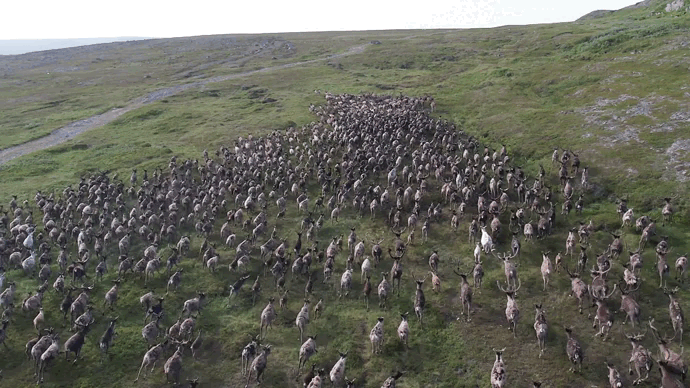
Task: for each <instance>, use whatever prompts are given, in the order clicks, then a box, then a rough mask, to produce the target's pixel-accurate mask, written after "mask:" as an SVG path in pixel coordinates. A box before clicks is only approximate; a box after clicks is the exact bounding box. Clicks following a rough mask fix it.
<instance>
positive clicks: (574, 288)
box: [565, 266, 590, 314]
mask: <svg viewBox="0 0 690 388" xmlns="http://www.w3.org/2000/svg"><path fill="white" fill-rule="evenodd" d="M565 272H566V273H567V274H568V276H570V286H571V290H570V295H572V296H575V298H576V299H577V302H578V308H579V311H580V314H582V303H583V301H584V298H586V297H588V296H590V295H589V288H588V287H587V285H586V284H585V282H584V281H583V280H582V279H581V278H580V274H579V273H578V272H576V273H571V272H570V271H569V270H568V266H565Z"/></svg>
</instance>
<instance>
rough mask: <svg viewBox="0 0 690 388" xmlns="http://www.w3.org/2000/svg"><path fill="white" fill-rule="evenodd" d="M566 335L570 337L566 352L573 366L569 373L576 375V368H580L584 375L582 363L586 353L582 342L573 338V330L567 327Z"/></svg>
mask: <svg viewBox="0 0 690 388" xmlns="http://www.w3.org/2000/svg"><path fill="white" fill-rule="evenodd" d="M565 333H566V335H567V336H568V342H567V343H566V346H565V352H566V354H567V355H568V359H569V360H570V362H571V363H572V364H573V366H572V367H571V368H570V369H569V371H571V372H573V373H575V366H578V368H579V371H580V373H582V361H583V360H584V352H583V350H582V346H581V345H580V342H579V341H578V340H577V339H576V338H575V337H574V336H573V329H571V328H569V327H566V328H565Z"/></svg>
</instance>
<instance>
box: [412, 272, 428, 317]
mask: <svg viewBox="0 0 690 388" xmlns="http://www.w3.org/2000/svg"><path fill="white" fill-rule="evenodd" d="M414 281H415V283H417V290H416V291H415V295H414V313H415V315H416V316H417V318H418V319H419V323H420V324H424V322H423V319H422V316H423V314H424V306H425V305H426V298H425V297H424V290H422V286H424V282H425V281H426V277H424V279H422V280H417V278H416V277H415V278H414Z"/></svg>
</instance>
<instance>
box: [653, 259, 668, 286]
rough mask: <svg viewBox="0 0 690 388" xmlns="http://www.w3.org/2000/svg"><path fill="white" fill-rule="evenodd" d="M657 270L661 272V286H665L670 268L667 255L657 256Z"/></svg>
mask: <svg viewBox="0 0 690 388" xmlns="http://www.w3.org/2000/svg"><path fill="white" fill-rule="evenodd" d="M656 271H657V273H658V274H659V288H664V287H665V285H664V276H668V274H669V272H670V269H669V266H668V263H667V262H666V255H657V256H656Z"/></svg>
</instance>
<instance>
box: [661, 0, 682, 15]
mask: <svg viewBox="0 0 690 388" xmlns="http://www.w3.org/2000/svg"><path fill="white" fill-rule="evenodd" d="M684 5H685V0H673V2H671V3H668V4H666V12H673V11H680V10H681V9H682V8H683V6H684Z"/></svg>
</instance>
